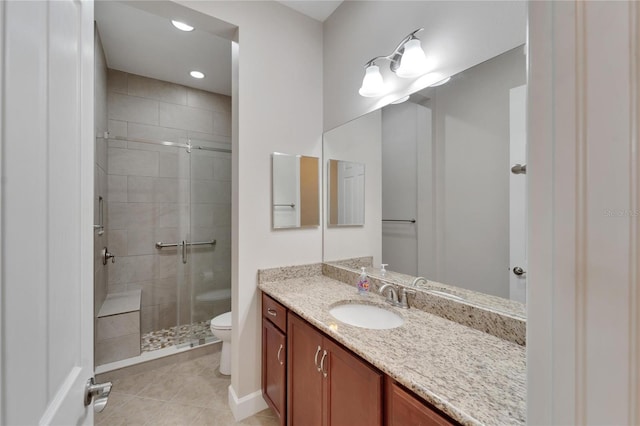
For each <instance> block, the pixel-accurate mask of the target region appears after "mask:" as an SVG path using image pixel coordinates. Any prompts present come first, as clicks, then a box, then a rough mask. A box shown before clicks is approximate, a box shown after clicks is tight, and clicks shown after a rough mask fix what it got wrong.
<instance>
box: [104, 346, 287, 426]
mask: <svg viewBox="0 0 640 426" xmlns="http://www.w3.org/2000/svg"><path fill="white" fill-rule="evenodd" d="M219 364H220V352H219V351H217V352H215V353H213V354H210V355H204V356H201V357H199V358H195V359H192V360H189V361H183V362H177V363H173V364H170V365H165V366H163V367H160V368H157V369H154V370H150V371H146V372H143V373H138V374H135V375H131V376H127V377H125V378H121V379H116V380H113V389H112V391H111V396H109V403H108V404H107V407H106V408H105V409H104V411H103V412H102V413H96V416H95V424H96V425H108V426H121V425H153V426H155V425H185V426H187V425H198V426H200V425H202V426H205V425H207V426H208V425H212V426H214V425H215V426H225V425H236V424H237V425H247V426H249V425H251V426H254V425H255V426H277V424H278V422H277V419H276V418H275V416H274V415H273V412H272V411H271V410H270V409H267V410H264V411H262V412H260V413H258V414H256V415H255V416H253V417H250V418H248V419H245V420H243V421H241V422H239V423H236V422H235V420H234V418H233V414H231V410H230V409H229V405H228V403H227V400H228V396H227V392H228V390H227V389H228V387H229V384H230V383H231V380H230V379H229V376H223V375H221V374H220V372H219V371H218V366H219Z"/></svg>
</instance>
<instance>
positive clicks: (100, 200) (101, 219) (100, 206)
mask: <svg viewBox="0 0 640 426" xmlns="http://www.w3.org/2000/svg"><path fill="white" fill-rule="evenodd" d="M93 229H97V230H98V235H103V234H104V199H103V198H102V197H101V196H100V197H98V224H97V225H93Z"/></svg>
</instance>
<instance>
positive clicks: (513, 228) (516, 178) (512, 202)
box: [508, 85, 527, 303]
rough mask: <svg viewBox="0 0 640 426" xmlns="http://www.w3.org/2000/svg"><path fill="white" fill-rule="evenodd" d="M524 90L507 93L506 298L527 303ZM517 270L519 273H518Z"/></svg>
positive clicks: (517, 88)
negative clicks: (507, 277)
mask: <svg viewBox="0 0 640 426" xmlns="http://www.w3.org/2000/svg"><path fill="white" fill-rule="evenodd" d="M526 95H527V86H526V85H523V86H519V87H515V88H513V89H511V90H510V92H509V164H510V166H514V169H513V170H512V172H511V176H510V177H509V272H508V273H509V298H510V299H511V300H517V301H518V302H522V303H525V302H526V300H527V274H526V271H527V181H526V176H527V175H526V169H525V170H524V172H523V170H522V167H521V168H520V169H518V168H517V165H518V164H519V165H521V166H524V165H526V163H527V144H526V141H527V129H526V115H527V113H526V108H527V101H526ZM518 268H520V270H521V271H522V272H521V271H520V270H518Z"/></svg>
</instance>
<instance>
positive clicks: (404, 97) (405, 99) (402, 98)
mask: <svg viewBox="0 0 640 426" xmlns="http://www.w3.org/2000/svg"><path fill="white" fill-rule="evenodd" d="M408 100H409V95H407V96H403V97H401V98H400V99H398V100H397V101H393V102H391V103H392V104H394V105H398V104H401V103H403V102H407V101H408Z"/></svg>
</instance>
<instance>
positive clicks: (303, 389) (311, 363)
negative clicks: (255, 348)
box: [287, 313, 323, 426]
mask: <svg viewBox="0 0 640 426" xmlns="http://www.w3.org/2000/svg"><path fill="white" fill-rule="evenodd" d="M287 338H288V339H289V348H288V350H289V352H288V354H287V360H288V371H287V373H288V399H287V421H288V424H289V426H320V425H322V374H321V373H320V371H319V370H318V365H319V363H320V359H321V357H322V354H323V348H322V335H321V334H320V333H319V332H318V331H316V330H315V329H314V328H313V327H311V326H310V325H308V324H307V323H306V322H305V321H304V320H302V319H300V318H298V317H297V316H295V315H293V314H291V313H289V316H288V325H287ZM316 361H317V363H316Z"/></svg>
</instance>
